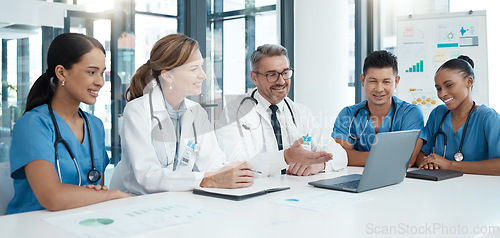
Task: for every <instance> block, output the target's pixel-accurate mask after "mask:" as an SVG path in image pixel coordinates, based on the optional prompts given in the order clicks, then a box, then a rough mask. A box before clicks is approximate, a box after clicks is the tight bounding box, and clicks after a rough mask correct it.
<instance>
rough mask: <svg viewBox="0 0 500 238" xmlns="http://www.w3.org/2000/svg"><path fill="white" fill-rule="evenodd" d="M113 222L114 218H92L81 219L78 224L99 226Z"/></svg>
mask: <svg viewBox="0 0 500 238" xmlns="http://www.w3.org/2000/svg"><path fill="white" fill-rule="evenodd" d="M111 223H113V219H108V218H90V219H85V220H82V221H80V222H79V223H78V224H80V225H82V226H90V227H98V226H106V225H109V224H111Z"/></svg>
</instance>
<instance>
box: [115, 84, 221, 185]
mask: <svg viewBox="0 0 500 238" xmlns="http://www.w3.org/2000/svg"><path fill="white" fill-rule="evenodd" d="M151 93H152V98H151V100H152V102H153V103H152V104H153V111H154V116H156V117H158V119H159V121H161V124H162V127H163V129H162V130H160V129H159V125H158V120H156V119H152V117H151V109H150V95H149V94H145V95H144V96H142V97H140V98H137V99H134V100H132V101H131V102H129V103H127V105H126V107H125V110H124V113H123V128H122V130H121V133H120V134H121V143H122V159H121V161H120V162H119V163H118V165H117V167H116V168H115V171H114V173H113V178H112V181H111V184H110V187H111V188H116V189H120V190H122V191H124V192H128V193H132V194H147V193H155V192H164V191H179V190H192V189H193V188H195V187H198V186H199V185H200V183H201V180H202V179H203V176H204V172H212V171H217V170H218V169H220V168H221V167H223V166H224V163H225V161H226V157H225V155H224V153H223V152H222V151H221V149H220V148H219V146H218V144H217V139H216V137H215V133H214V131H213V127H212V125H211V123H210V121H209V120H208V117H207V113H206V111H205V110H204V109H203V108H202V107H201V106H200V105H199V104H198V103H196V102H193V101H191V100H189V99H185V101H184V103H185V104H186V108H187V110H186V112H185V113H184V115H183V116H182V120H181V125H182V126H181V130H182V131H181V141H180V143H179V149H180V153H179V157H178V161H179V162H178V166H177V169H176V170H175V171H173V162H174V155H175V150H176V135H175V130H174V125H173V123H172V121H171V119H170V116H169V114H168V111H167V109H166V107H165V103H164V101H163V100H164V99H163V94H162V93H161V90H160V88H159V87H154V88H153V90H152V92H151ZM193 121H194V126H195V128H196V134H197V140H198V145H197V147H198V148H197V149H196V150H198V149H199V152H198V153H192V155H191V157H190V160H189V162H188V164H187V165H186V164H181V162H180V161H181V159H182V155H183V154H184V152H185V150H186V148H187V143H188V142H189V141H191V142H194V141H195V139H194V131H193ZM198 171H201V172H198Z"/></svg>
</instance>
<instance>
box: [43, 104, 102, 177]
mask: <svg viewBox="0 0 500 238" xmlns="http://www.w3.org/2000/svg"><path fill="white" fill-rule="evenodd" d="M48 107H49V112H50V117H51V118H52V123H54V128H55V130H56V141H55V142H54V150H55V158H56V165H57V174H58V175H59V181H61V183H62V175H61V167H60V166H59V156H58V153H57V144H58V143H59V142H60V143H62V144H63V145H64V147H66V150H67V151H68V153H69V155H70V156H71V159H72V160H73V163H75V167H76V171H77V172H78V186H81V185H82V177H81V174H80V168H79V167H78V163H77V162H76V158H75V155H73V151H71V148H70V146H69V144H68V142H66V140H64V139H63V138H62V137H61V133H60V132H59V126H58V125H57V122H56V118H55V117H54V112H53V110H52V106H51V104H50V103H49V104H48ZM78 112H79V113H80V115H82V118H83V120H84V121H85V125H86V127H87V132H88V133H87V134H88V136H89V144H90V159H91V160H92V169H91V170H90V171H89V173H88V174H87V179H88V180H89V181H90V182H91V183H95V182H97V181H99V179H101V172H99V171H98V170H97V169H96V167H95V163H94V149H93V146H92V136H91V134H90V126H89V122H88V119H87V116H85V113H83V111H82V109H80V108H78Z"/></svg>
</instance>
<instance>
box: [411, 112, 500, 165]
mask: <svg viewBox="0 0 500 238" xmlns="http://www.w3.org/2000/svg"><path fill="white" fill-rule="evenodd" d="M447 111H448V108H446V105H440V106H438V107H436V108H434V110H432V112H431V114H430V115H429V119H428V120H427V124H426V125H425V128H424V130H422V133H420V138H422V139H423V140H424V145H423V146H422V149H421V150H422V151H423V152H424V153H425V154H426V155H429V154H431V153H432V141H433V136H434V134H435V133H436V132H437V131H438V128H439V123H440V122H441V119H442V118H443V116H444V114H446V112H447ZM464 126H465V123H464V124H463V125H462V126H461V127H460V128H459V129H458V131H457V133H454V132H453V125H452V123H451V112H450V113H448V115H447V116H446V118H445V119H444V122H443V126H442V130H443V131H444V133H446V137H447V145H446V156H444V158H446V159H447V160H452V161H455V159H454V158H453V154H455V153H456V152H457V151H458V148H459V147H460V141H461V140H462V135H463V132H464ZM499 128H500V115H499V114H498V113H497V112H496V111H495V110H493V109H492V108H489V107H487V106H485V105H481V106H479V107H478V108H476V110H474V112H472V114H471V117H470V121H469V125H468V127H467V134H466V135H465V138H464V143H463V146H462V153H463V154H464V161H481V160H487V159H492V158H500V131H499ZM435 153H436V154H437V155H439V156H443V153H444V138H443V136H442V135H438V136H437V138H436V149H435Z"/></svg>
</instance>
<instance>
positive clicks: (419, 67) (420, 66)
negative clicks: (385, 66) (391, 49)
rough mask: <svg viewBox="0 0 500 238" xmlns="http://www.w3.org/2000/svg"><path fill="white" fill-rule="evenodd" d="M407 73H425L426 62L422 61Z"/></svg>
mask: <svg viewBox="0 0 500 238" xmlns="http://www.w3.org/2000/svg"><path fill="white" fill-rule="evenodd" d="M405 72H406V73H417V72H424V60H420V61H419V62H417V63H416V64H414V65H412V66H411V67H410V68H408V69H407V70H406V71H405Z"/></svg>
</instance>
